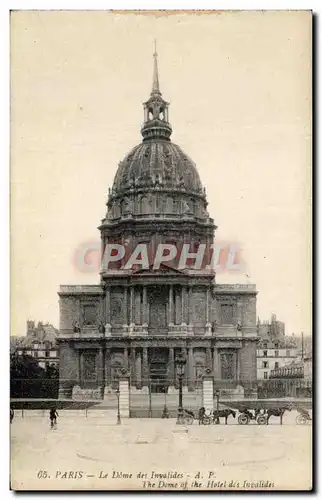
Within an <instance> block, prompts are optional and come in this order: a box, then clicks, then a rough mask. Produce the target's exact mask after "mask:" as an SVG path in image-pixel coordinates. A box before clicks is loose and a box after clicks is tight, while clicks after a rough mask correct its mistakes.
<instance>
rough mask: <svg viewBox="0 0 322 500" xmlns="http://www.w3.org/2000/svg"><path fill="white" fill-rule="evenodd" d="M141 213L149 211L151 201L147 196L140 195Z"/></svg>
mask: <svg viewBox="0 0 322 500" xmlns="http://www.w3.org/2000/svg"><path fill="white" fill-rule="evenodd" d="M140 204H141V210H140V212H141V214H149V213H151V203H150V200H149V199H148V197H147V196H142V198H141V203H140Z"/></svg>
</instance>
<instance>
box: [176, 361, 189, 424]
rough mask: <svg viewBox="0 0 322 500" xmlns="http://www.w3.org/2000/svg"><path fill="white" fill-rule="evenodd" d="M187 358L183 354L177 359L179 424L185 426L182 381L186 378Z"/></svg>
mask: <svg viewBox="0 0 322 500" xmlns="http://www.w3.org/2000/svg"><path fill="white" fill-rule="evenodd" d="M186 363H187V361H186V358H185V356H184V354H183V352H181V354H180V355H179V356H178V357H177V358H176V367H177V375H178V380H179V407H178V416H177V424H183V423H184V418H183V406H182V380H183V376H184V369H185V366H186Z"/></svg>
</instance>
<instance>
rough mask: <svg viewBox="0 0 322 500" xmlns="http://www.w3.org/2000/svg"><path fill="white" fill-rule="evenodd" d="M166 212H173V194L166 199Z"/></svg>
mask: <svg viewBox="0 0 322 500" xmlns="http://www.w3.org/2000/svg"><path fill="white" fill-rule="evenodd" d="M166 212H167V213H168V214H172V213H173V198H171V196H168V197H167V200H166Z"/></svg>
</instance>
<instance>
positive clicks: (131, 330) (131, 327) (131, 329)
mask: <svg viewBox="0 0 322 500" xmlns="http://www.w3.org/2000/svg"><path fill="white" fill-rule="evenodd" d="M129 325H130V333H133V330H134V287H133V286H131V287H130V318H129Z"/></svg>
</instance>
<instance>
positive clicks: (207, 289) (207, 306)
mask: <svg viewBox="0 0 322 500" xmlns="http://www.w3.org/2000/svg"><path fill="white" fill-rule="evenodd" d="M208 323H209V288H208V287H207V288H206V325H207V324H208Z"/></svg>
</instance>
